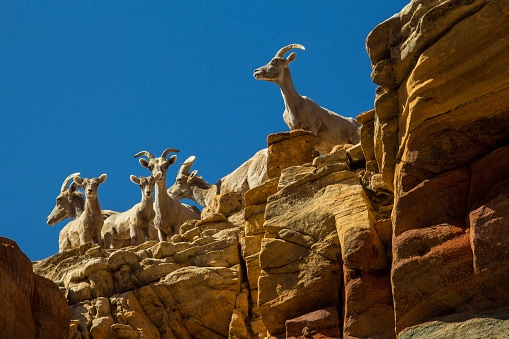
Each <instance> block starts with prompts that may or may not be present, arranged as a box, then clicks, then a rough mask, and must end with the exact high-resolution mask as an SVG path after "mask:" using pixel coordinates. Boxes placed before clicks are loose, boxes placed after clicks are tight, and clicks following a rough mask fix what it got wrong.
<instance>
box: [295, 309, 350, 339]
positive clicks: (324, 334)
mask: <svg viewBox="0 0 509 339" xmlns="http://www.w3.org/2000/svg"><path fill="white" fill-rule="evenodd" d="M339 326H340V321H339V315H338V311H337V310H336V308H334V307H329V308H326V309H323V310H317V311H314V312H311V313H308V314H305V315H303V316H300V317H298V318H295V319H290V320H287V321H286V338H287V339H298V338H302V337H304V338H310V337H312V338H323V339H326V338H339V337H340V336H341V334H340V331H339Z"/></svg>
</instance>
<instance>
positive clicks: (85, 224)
mask: <svg viewBox="0 0 509 339" xmlns="http://www.w3.org/2000/svg"><path fill="white" fill-rule="evenodd" d="M73 178H74V182H75V183H76V184H77V185H78V186H80V187H82V188H83V190H84V191H85V196H86V198H87V199H86V200H85V206H84V209H83V213H82V214H81V215H80V216H79V217H78V218H77V219H74V220H72V221H70V222H69V224H70V225H69V224H68V226H69V227H70V228H74V227H75V229H77V230H78V234H79V238H80V245H82V244H84V243H87V242H92V243H96V244H99V245H101V244H102V240H101V228H102V227H103V224H104V220H103V217H102V211H101V205H100V204H99V199H98V197H97V189H98V187H99V185H100V184H102V183H103V182H105V181H106V174H101V175H100V176H99V177H98V178H90V179H89V178H81V177H80V176H79V175H76V176H74V177H73Z"/></svg>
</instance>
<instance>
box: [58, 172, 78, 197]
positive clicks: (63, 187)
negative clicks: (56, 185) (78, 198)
mask: <svg viewBox="0 0 509 339" xmlns="http://www.w3.org/2000/svg"><path fill="white" fill-rule="evenodd" d="M80 174H81V173H80V172H76V173H73V174H70V175H69V176H68V177H67V178H65V180H64V183H63V184H62V188H61V189H60V192H64V191H65V190H66V189H67V185H68V184H69V181H71V179H73V178H74V177H75V176H76V175H80Z"/></svg>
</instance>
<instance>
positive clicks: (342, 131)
mask: <svg viewBox="0 0 509 339" xmlns="http://www.w3.org/2000/svg"><path fill="white" fill-rule="evenodd" d="M294 48H300V49H305V48H304V46H302V45H300V44H291V45H288V46H285V47H283V48H281V49H280V50H279V51H278V52H277V53H276V55H275V56H274V57H273V58H272V59H271V60H270V61H269V63H267V64H266V65H265V66H263V67H260V68H258V69H255V71H254V77H255V79H257V80H265V81H270V82H275V83H276V84H278V85H279V87H280V89H281V94H282V95H283V100H284V103H285V110H284V112H283V120H284V121H285V123H286V124H287V125H288V127H289V128H290V130H295V129H304V130H307V131H310V132H313V133H314V134H316V136H317V141H316V144H315V149H316V151H318V152H320V153H321V154H328V153H330V152H331V150H332V148H333V147H334V146H336V145H344V144H354V145H355V144H358V143H359V142H360V126H361V124H360V123H359V122H357V121H356V120H355V119H352V118H345V117H342V116H340V115H339V114H337V113H334V112H332V111H330V110H328V109H326V108H323V107H320V106H319V105H318V104H317V103H316V102H314V101H313V100H311V99H310V98H308V97H306V96H301V95H300V94H299V93H297V91H296V90H295V87H294V85H293V81H292V76H291V74H290V68H289V64H290V63H291V62H292V61H294V60H295V58H296V56H297V55H296V54H295V52H292V53H291V54H290V55H289V56H288V58H286V59H285V58H284V54H285V53H286V52H288V51H290V50H292V49H294Z"/></svg>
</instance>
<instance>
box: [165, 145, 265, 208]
mask: <svg viewBox="0 0 509 339" xmlns="http://www.w3.org/2000/svg"><path fill="white" fill-rule="evenodd" d="M195 159H196V157H195V156H194V155H192V156H190V157H189V158H187V159H186V161H184V163H183V164H182V165H181V166H180V169H179V171H178V173H177V178H176V180H175V183H174V184H173V185H172V186H171V187H170V188H169V189H168V193H169V194H171V195H173V196H175V197H176V198H178V199H184V198H187V199H192V200H194V201H195V202H197V203H198V204H200V205H201V206H203V207H207V206H209V205H210V204H211V203H212V200H213V199H214V196H216V195H217V194H224V193H230V192H236V193H241V194H242V195H243V194H244V193H246V192H247V191H248V190H250V189H251V188H254V187H257V186H260V185H261V184H263V183H264V182H265V181H266V180H267V149H266V148H264V149H262V150H260V151H258V152H256V153H255V155H254V156H253V157H251V158H250V159H249V160H247V161H246V162H244V163H243V164H242V165H240V166H239V167H238V168H237V169H236V170H234V171H233V172H232V173H230V174H228V175H226V176H225V177H223V178H222V179H221V180H219V181H218V182H217V183H215V184H214V185H210V184H208V183H207V182H206V181H205V180H204V179H203V178H202V177H200V176H198V175H196V174H197V173H198V171H197V170H194V171H193V172H190V170H191V166H192V165H193V162H194V161H195Z"/></svg>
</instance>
